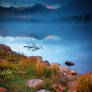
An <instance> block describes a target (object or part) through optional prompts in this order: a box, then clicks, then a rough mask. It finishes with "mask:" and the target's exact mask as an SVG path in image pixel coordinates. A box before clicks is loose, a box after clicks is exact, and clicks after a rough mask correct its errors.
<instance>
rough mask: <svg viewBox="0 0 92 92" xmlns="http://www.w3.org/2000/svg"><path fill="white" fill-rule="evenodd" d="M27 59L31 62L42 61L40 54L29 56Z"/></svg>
mask: <svg viewBox="0 0 92 92" xmlns="http://www.w3.org/2000/svg"><path fill="white" fill-rule="evenodd" d="M28 59H29V60H30V61H31V62H33V63H35V62H37V63H42V57H40V56H30V57H29V58H28Z"/></svg>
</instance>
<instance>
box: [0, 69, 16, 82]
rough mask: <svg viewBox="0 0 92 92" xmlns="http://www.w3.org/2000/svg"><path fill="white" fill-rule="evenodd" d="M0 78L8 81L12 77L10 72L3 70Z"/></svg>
mask: <svg viewBox="0 0 92 92" xmlns="http://www.w3.org/2000/svg"><path fill="white" fill-rule="evenodd" d="M0 78H1V79H2V80H5V81H8V80H10V79H11V78H14V75H13V73H12V71H11V70H9V69H5V70H3V71H2V72H1V74H0Z"/></svg>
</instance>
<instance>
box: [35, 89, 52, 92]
mask: <svg viewBox="0 0 92 92" xmlns="http://www.w3.org/2000/svg"><path fill="white" fill-rule="evenodd" d="M37 92H50V91H49V90H46V89H41V90H39V91H37Z"/></svg>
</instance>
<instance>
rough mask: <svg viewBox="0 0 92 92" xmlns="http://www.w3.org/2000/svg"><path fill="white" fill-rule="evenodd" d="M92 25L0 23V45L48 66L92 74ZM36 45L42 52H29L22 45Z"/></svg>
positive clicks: (70, 23) (73, 23) (72, 23)
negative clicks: (38, 58)
mask: <svg viewBox="0 0 92 92" xmlns="http://www.w3.org/2000/svg"><path fill="white" fill-rule="evenodd" d="M91 38H92V23H79V22H77V23H75V22H65V23H64V22H63V23H62V22H58V23H55V22H36V23H32V22H17V21H16V22H5V21H2V22H0V43H3V44H6V45H8V46H10V47H11V48H12V50H13V51H16V52H18V53H22V54H24V55H26V56H33V55H34V56H42V57H43V59H44V60H48V61H49V62H50V63H52V62H58V63H60V64H61V65H65V64H64V63H65V61H66V60H71V61H73V62H74V63H75V66H73V67H71V68H73V69H75V70H76V71H77V72H79V73H85V72H89V71H90V72H92V43H91ZM34 43H35V44H36V45H37V46H38V47H41V46H42V49H39V50H36V51H33V52H32V50H31V49H30V50H29V49H27V48H24V47H23V46H25V45H29V46H30V45H32V44H34Z"/></svg>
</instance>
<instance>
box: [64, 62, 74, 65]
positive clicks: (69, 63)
mask: <svg viewBox="0 0 92 92" xmlns="http://www.w3.org/2000/svg"><path fill="white" fill-rule="evenodd" d="M65 64H66V65H67V66H73V65H74V63H73V62H71V61H66V62H65Z"/></svg>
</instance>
